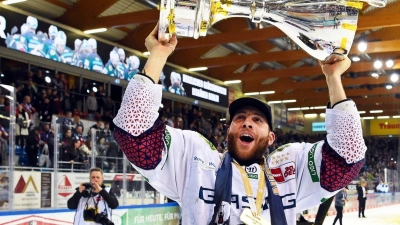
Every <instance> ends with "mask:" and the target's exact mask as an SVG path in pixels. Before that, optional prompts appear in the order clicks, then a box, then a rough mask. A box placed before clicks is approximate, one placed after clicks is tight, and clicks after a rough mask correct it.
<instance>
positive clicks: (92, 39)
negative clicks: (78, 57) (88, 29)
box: [88, 38, 97, 49]
mask: <svg viewBox="0 0 400 225" xmlns="http://www.w3.org/2000/svg"><path fill="white" fill-rule="evenodd" d="M88 45H89V46H90V47H92V48H93V49H97V41H96V39H94V38H90V39H89V40H88Z"/></svg>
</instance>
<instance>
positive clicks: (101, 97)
mask: <svg viewBox="0 0 400 225" xmlns="http://www.w3.org/2000/svg"><path fill="white" fill-rule="evenodd" d="M96 98H97V103H98V105H99V107H98V109H97V112H98V113H101V109H102V108H103V107H104V102H105V100H106V98H107V94H106V91H105V90H104V88H103V86H101V85H100V86H99V87H98V90H97V93H96Z"/></svg>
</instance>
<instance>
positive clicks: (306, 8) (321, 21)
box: [158, 0, 387, 60]
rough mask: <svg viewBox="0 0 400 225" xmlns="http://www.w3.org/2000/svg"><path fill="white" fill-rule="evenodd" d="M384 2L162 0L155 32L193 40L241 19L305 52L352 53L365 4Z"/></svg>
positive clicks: (317, 55)
mask: <svg viewBox="0 0 400 225" xmlns="http://www.w3.org/2000/svg"><path fill="white" fill-rule="evenodd" d="M386 1H387V0H360V1H348V0H161V3H160V6H159V7H160V20H159V31H158V34H159V38H160V37H165V38H167V39H168V38H169V37H170V35H172V34H173V33H176V34H177V36H184V37H193V38H195V39H197V38H198V37H199V36H206V34H207V30H208V29H209V28H210V27H211V26H212V25H213V24H215V23H217V22H218V21H221V20H224V19H228V18H232V17H244V18H249V19H251V20H252V22H254V23H260V22H262V21H264V22H267V23H269V24H272V25H274V26H275V27H277V28H279V29H280V30H281V31H283V32H284V33H285V34H286V35H287V36H288V37H290V38H291V39H292V40H293V41H294V42H295V43H296V44H297V45H298V46H299V47H301V48H302V49H303V50H305V51H306V52H307V53H308V54H310V55H311V56H313V57H314V58H317V59H319V60H326V59H327V58H328V57H329V56H330V55H331V54H332V53H336V54H339V55H347V54H348V52H349V51H350V48H351V45H352V43H353V39H354V36H355V32H356V29H357V20H358V12H359V10H360V9H361V8H362V6H363V2H367V3H368V4H370V5H371V6H375V7H384V6H386ZM237 35H240V32H238V33H237Z"/></svg>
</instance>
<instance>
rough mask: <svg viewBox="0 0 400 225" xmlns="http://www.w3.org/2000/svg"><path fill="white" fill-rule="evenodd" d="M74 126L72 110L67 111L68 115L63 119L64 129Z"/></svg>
mask: <svg viewBox="0 0 400 225" xmlns="http://www.w3.org/2000/svg"><path fill="white" fill-rule="evenodd" d="M73 128H74V121H73V120H72V112H71V111H67V113H66V117H65V118H64V121H63V130H64V131H65V130H67V129H70V130H72V129H73Z"/></svg>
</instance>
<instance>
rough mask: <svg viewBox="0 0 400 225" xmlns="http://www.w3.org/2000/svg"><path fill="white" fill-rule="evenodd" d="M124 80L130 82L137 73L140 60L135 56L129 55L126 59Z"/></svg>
mask: <svg viewBox="0 0 400 225" xmlns="http://www.w3.org/2000/svg"><path fill="white" fill-rule="evenodd" d="M126 65H127V66H126V68H125V71H124V74H125V78H126V79H127V80H128V81H130V80H131V79H132V78H133V76H134V75H135V74H137V73H138V72H139V66H140V60H139V58H138V57H137V56H135V55H131V56H129V58H127V59H126Z"/></svg>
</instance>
